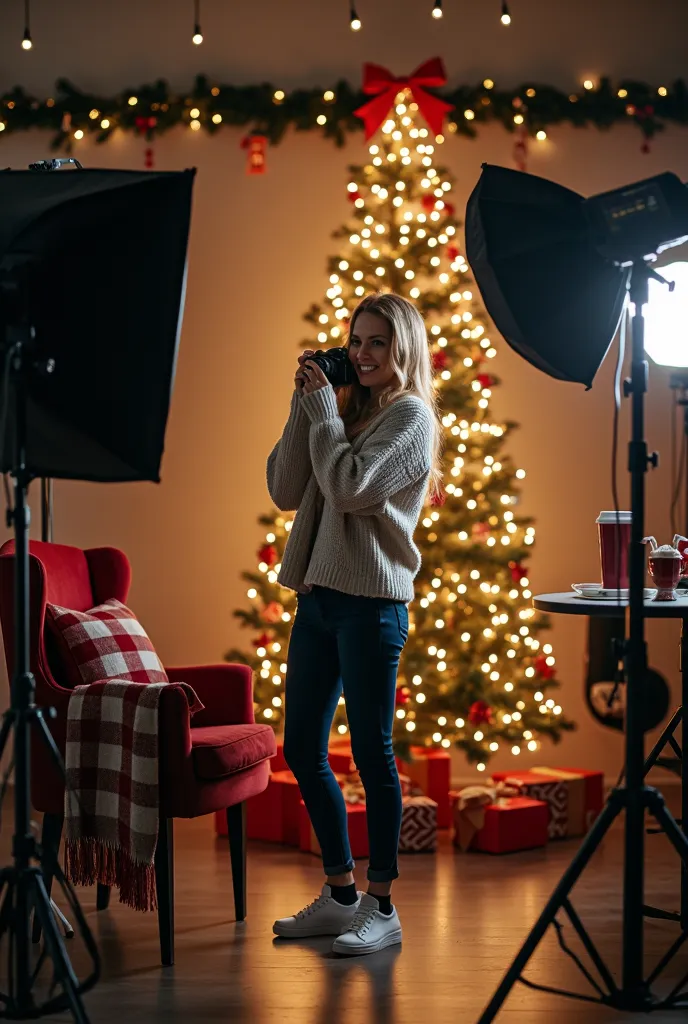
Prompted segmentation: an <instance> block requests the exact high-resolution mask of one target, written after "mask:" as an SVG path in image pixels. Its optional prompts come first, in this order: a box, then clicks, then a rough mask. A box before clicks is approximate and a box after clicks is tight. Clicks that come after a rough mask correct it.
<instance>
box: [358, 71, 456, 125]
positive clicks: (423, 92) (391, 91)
mask: <svg viewBox="0 0 688 1024" xmlns="http://www.w3.org/2000/svg"><path fill="white" fill-rule="evenodd" d="M446 83H447V75H446V73H445V70H444V64H443V63H442V61H441V60H440V58H439V57H434V58H433V59H432V60H428V61H426V62H425V64H421V65H420V67H418V68H416V70H415V71H414V72H413V73H412V74H410V75H402V76H401V77H400V78H395V77H394V75H393V74H392V73H391V71H388V70H387V68H383V67H381V66H380V65H379V64H364V65H363V92H364V93H365V94H366V95H367V96H374V97H375V99H373V100H370V101H369V102H368V103H364V104H363V106H362V107H359V108H358V110H355V111H354V113H355V114H356V117H360V118H361V119H362V121H363V123H364V125H365V136H366V139H370V138H371V137H372V136H373V135H374V134H375V132H376V131H377V130H378V128H379V127H380V125H381V124H382V123H383V122H384V120H385V117H386V116H387V114H388V112H389V109H390V107H391V106H392V105H393V103H394V100H395V98H396V95H397V93H398V92H401V91H402V90H403V89H410V90H411V94H412V96H413V98H414V100H415V101H416V103H417V104H418V109H419V110H420V112H421V114H422V115H423V117H424V118H425V120H426V121H427V122H428V125H429V127H430V129H431V130H432V131H433V132H434V133H435V135H440V134H441V132H442V123H443V121H444V117H445V114H447V113H448V112H449V111H450V110H453V109H454V108H453V106H452V104H451V103H446V102H445V101H444V100H441V99H440V98H439V96H433V95H432V93H429V92H427V89H428V88H431V89H436V88H438V86H440V85H446Z"/></svg>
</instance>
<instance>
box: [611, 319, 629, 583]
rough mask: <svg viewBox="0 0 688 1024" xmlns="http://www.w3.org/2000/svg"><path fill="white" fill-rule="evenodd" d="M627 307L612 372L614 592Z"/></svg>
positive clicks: (618, 550)
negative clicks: (614, 526)
mask: <svg viewBox="0 0 688 1024" xmlns="http://www.w3.org/2000/svg"><path fill="white" fill-rule="evenodd" d="M627 311H628V307H627V306H626V307H625V308H624V312H623V315H622V317H621V329H620V331H619V351H618V355H617V358H616V368H615V370H614V422H613V425H612V500H613V502H614V512H615V514H616V592H617V594H618V595H619V599H620V596H621V594H620V592H621V516H620V509H621V503H620V501H619V479H618V470H619V418H620V415H621V377H622V374H623V364H624V359H625V356H626V317H627V315H628V312H627Z"/></svg>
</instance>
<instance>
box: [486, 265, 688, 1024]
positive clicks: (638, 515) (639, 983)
mask: <svg viewBox="0 0 688 1024" xmlns="http://www.w3.org/2000/svg"><path fill="white" fill-rule="evenodd" d="M650 276H657V275H655V274H654V271H652V270H651V269H650V268H648V266H647V265H646V264H645V262H644V261H643V260H637V261H635V262H634V263H633V264H632V266H631V267H630V269H629V277H628V289H629V292H630V300H631V303H632V304H633V306H634V314H633V318H632V362H631V376H630V380H628V381H627V382H626V388H625V394H626V397H630V398H631V440H630V443H629V469H630V474H631V511H632V526H631V546H630V551H629V584H630V587H629V620H630V621H629V639H628V640H627V641H626V645H625V663H626V678H627V695H626V702H627V703H626V732H625V749H626V784H625V786H623V787H617V788H615V789H614V790H613V791H612V793H611V795H610V797H609V800H608V802H607V804H606V806H605V808H604V810H603V811H602V813H601V815H600V816H599V817H598V818H597V820H596V822H595V824H594V825H593V827H592V829H591V830H590V832H589V833H588V835H587V836H586V838H585V839H584V841H583V843H582V845H581V847H580V849H579V850H578V852H577V854H576V856H575V857H574V859H573V861H572V862H571V864H570V865H569V867H568V868H567V870H566V871H565V872H564V874H563V876H562V878H561V880H560V882H559V884H558V885H557V887H556V889H555V890H554V893H553V894H552V896H551V898H550V900H549V901H548V903H547V904H546V906H545V908H544V910H543V911H542V913H541V914H540V916H539V918H538V920H537V921H536V923H535V925H534V926H533V928H532V930H531V932H530V934H529V935H528V937H527V939H526V941H525V942H524V944H523V946H522V947H521V949H520V950H519V952H518V954H517V956H516V958H515V960H514V961H513V963H512V965H511V966H510V968H509V970H508V971H507V972H506V974H505V976H504V978H503V980H502V982H501V984H500V985H499V987H498V989H497V990H496V992H495V994H494V995H493V997H492V999H491V1000H490V1002H489V1004H488V1006H487V1007H486V1009H485V1010H484V1011H483V1013H482V1015H481V1017H480V1018H479V1021H478V1024H489V1022H490V1021H492V1020H494V1018H495V1017H496V1015H497V1013H498V1012H499V1010H500V1008H501V1006H502V1004H503V1003H504V1001H505V999H506V998H507V996H508V994H509V992H510V991H511V989H512V988H513V986H514V985H515V984H516V982H518V981H521V982H523V983H524V984H526V985H528V986H529V987H531V988H535V989H538V990H541V991H546V992H552V993H555V994H558V995H564V996H569V997H571V998H576V999H582V1000H585V1001H588V1002H599V1003H603V1004H605V1005H608V1006H611V1007H614V1008H616V1009H619V1010H627V1011H628V1010H630V1011H645V1012H647V1011H649V1010H654V1009H670V1008H676V1007H686V1006H688V991H685V986H686V984H687V983H688V973H686V975H685V976H684V977H683V978H682V979H681V980H680V981H679V983H678V984H676V985H675V986H674V988H673V989H672V991H671V992H670V993H669V994H668V995H667V996H665V997H664V998H661V999H660V998H659V997H657V996H655V994H654V993H653V991H652V985H653V984H654V982H655V980H656V979H657V978H658V977H659V975H660V973H661V972H663V970H664V969H665V968H666V967H667V965H668V964H669V963H670V962H671V961H672V960H673V959H674V957H675V955H676V953H677V952H678V951H679V950H680V949H681V948H682V947H683V945H684V943H685V941H686V939H688V933H687V932H685V931H682V933H681V935H680V936H679V937H678V938H677V939H676V940H675V941H674V943H673V944H672V946H671V947H670V949H669V950H668V951H667V953H666V954H665V955H664V956H663V957H662V958H661V960H660V962H659V963H658V964H657V966H656V967H655V969H654V970H653V971H652V972H651V973H650V974H649V975H646V974H645V967H644V962H643V960H644V956H643V954H644V923H643V916H644V857H645V815H646V813H647V812H649V813H650V815H652V817H653V818H654V819H655V821H656V822H657V824H658V825H659V826H660V828H661V829H662V831H663V832H664V833H665V834H666V835H667V837H668V838H669V840H670V842H671V843H672V845H673V846H674V848H675V850H676V851H677V853H678V855H679V856H680V858H681V860H682V863H683V865H684V866H688V839H687V838H686V836H685V835H684V834H683V832H682V831H681V829H680V828H679V826H678V825H677V823H676V821H675V820H674V818H673V817H672V816H671V814H670V813H669V811H668V810H667V808H666V806H665V803H664V798H663V797H662V795H661V793H659V792H658V790H656V789H655V788H653V787H651V786H647V785H645V780H644V775H645V756H644V742H643V737H644V724H643V700H642V693H643V683H644V678H645V673H646V671H647V664H648V657H647V644H646V641H645V615H644V596H643V589H644V579H645V549H644V545H643V537H644V535H645V480H646V473H647V470H648V467H649V466H650V465H653V466H654V465H656V462H657V456H656V455H655V454H649V453H648V446H647V442H646V440H645V423H644V402H645V393H646V391H647V382H648V364H647V362H646V360H645V348H644V320H643V307H644V306H645V305H646V304H647V301H648V279H649V277H650ZM660 280H661V278H660ZM621 816H623V817H624V826H625V836H624V872H623V934H622V937H621V960H622V971H621V975H622V976H621V984H620V985H617V983H616V982H615V980H614V977H613V975H612V972H611V970H610V968H609V967H608V966H607V964H606V963H605V961H604V959H603V957H602V955H601V954H600V952H599V950H598V949H597V947H596V946H595V944H594V942H593V940H592V938H591V936H590V934H589V933H588V931H587V930H586V928H585V927H584V925H583V922H582V921H581V919H580V918H579V916H578V914H577V913H576V911H575V909H574V907H573V904H572V903H571V900H570V894H571V890H572V889H573V887H574V885H575V884H576V882H577V881H578V879H579V878H580V876H581V875H582V873H583V872H584V871H585V869H586V867H587V865H588V863H589V861H590V859H591V857H592V856H593V854H594V853H595V852H596V850H597V849H598V847H599V845H600V843H601V842H602V840H603V838H604V836H605V835H606V833H607V832H608V831H609V829H610V827H611V826H612V824H613V823H614V822H615V821H616V819H617V818H619V817H621ZM560 911H562V912H563V913H564V914H565V915H566V917H567V918H568V920H569V922H570V924H571V925H572V927H573V929H574V931H575V932H576V934H577V935H578V938H579V939H580V941H581V943H582V945H583V947H584V949H585V950H586V952H587V954H588V956H589V958H590V961H591V963H592V965H593V968H594V971H595V972H596V974H595V973H593V972H592V971H590V970H588V968H587V967H586V966H585V965H584V964H583V963H582V961H581V960H580V959H578V958H577V957H575V956H574V960H575V962H576V965H577V966H578V967H579V969H580V970H581V972H582V973H583V975H584V976H585V978H586V979H587V981H588V982H589V984H590V985H591V988H592V989H593V990H594V992H595V993H596V994H595V995H588V994H584V993H580V992H570V991H566V990H564V989H559V988H555V987H552V986H548V985H540V984H535V983H534V982H532V981H530V980H529V979H526V978H524V977H523V971H524V969H525V967H526V965H527V964H528V961H529V960H530V958H531V956H532V955H533V953H534V952H535V950H536V949H537V947H538V945H539V944H540V942H541V941H542V939H543V937H544V936H545V933H546V932H547V929H548V928H549V926H550V925H553V926H554V927H555V928H556V932H557V937H558V939H559V942H560V944H561V945H562V948H564V950H565V951H567V952H568V950H567V947H566V945H565V943H564V940H563V937H562V925H561V923H560V922H559V921H558V920H557V914H558V913H559V912H560Z"/></svg>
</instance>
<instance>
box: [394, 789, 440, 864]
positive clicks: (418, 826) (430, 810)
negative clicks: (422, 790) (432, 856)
mask: <svg viewBox="0 0 688 1024" xmlns="http://www.w3.org/2000/svg"><path fill="white" fill-rule="evenodd" d="M436 849H437V804H436V803H435V801H434V800H431V799H430V797H429V796H405V797H404V798H403V802H402V811H401V832H400V833H399V853H434V852H435V850H436Z"/></svg>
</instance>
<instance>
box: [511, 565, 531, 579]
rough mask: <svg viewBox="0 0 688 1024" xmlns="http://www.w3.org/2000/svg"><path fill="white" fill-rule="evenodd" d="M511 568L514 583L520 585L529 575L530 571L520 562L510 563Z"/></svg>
mask: <svg viewBox="0 0 688 1024" xmlns="http://www.w3.org/2000/svg"><path fill="white" fill-rule="evenodd" d="M509 568H510V569H511V578H512V580H513V581H514V583H520V582H521V580H522V579H525V577H526V576H527V575H528V570H527V569H526V567H525V566H524V565H521V563H520V562H509Z"/></svg>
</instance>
